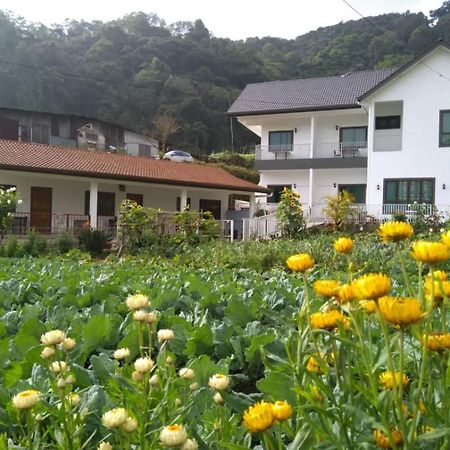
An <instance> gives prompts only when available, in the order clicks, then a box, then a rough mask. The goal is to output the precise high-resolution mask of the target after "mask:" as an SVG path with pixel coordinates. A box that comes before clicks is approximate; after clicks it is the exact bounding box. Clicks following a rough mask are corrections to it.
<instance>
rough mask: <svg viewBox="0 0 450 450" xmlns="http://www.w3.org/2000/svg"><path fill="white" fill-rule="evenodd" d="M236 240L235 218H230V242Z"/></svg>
mask: <svg viewBox="0 0 450 450" xmlns="http://www.w3.org/2000/svg"><path fill="white" fill-rule="evenodd" d="M233 241H234V220H230V242H233Z"/></svg>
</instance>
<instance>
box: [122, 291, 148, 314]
mask: <svg viewBox="0 0 450 450" xmlns="http://www.w3.org/2000/svg"><path fill="white" fill-rule="evenodd" d="M126 303H127V306H128V309H130V310H132V311H133V310H136V309H142V308H145V307H146V306H147V305H148V297H147V296H146V295H143V294H135V295H130V296H129V297H128V298H127V300H126Z"/></svg>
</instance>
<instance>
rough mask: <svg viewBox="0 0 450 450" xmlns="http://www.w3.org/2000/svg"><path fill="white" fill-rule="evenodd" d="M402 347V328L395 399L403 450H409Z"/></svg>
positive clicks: (403, 343) (403, 334)
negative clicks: (404, 406)
mask: <svg viewBox="0 0 450 450" xmlns="http://www.w3.org/2000/svg"><path fill="white" fill-rule="evenodd" d="M404 345H405V331H404V330H403V328H401V329H400V339H399V348H398V352H399V363H398V365H399V371H400V380H399V383H398V386H396V387H395V392H396V394H397V395H396V397H397V409H398V415H399V420H400V428H401V430H402V434H403V436H404V448H405V449H406V450H407V449H409V439H408V436H407V429H406V423H405V415H404V413H403V390H404V389H403V370H404Z"/></svg>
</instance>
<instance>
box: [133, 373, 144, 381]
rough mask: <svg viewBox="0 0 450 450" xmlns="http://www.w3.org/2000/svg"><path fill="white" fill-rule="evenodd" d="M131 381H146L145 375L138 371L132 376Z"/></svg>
mask: <svg viewBox="0 0 450 450" xmlns="http://www.w3.org/2000/svg"><path fill="white" fill-rule="evenodd" d="M131 379H132V380H133V381H135V382H138V381H142V380H143V379H144V374H143V373H140V372H137V371H136V370H135V371H134V372H133V373H132V374H131Z"/></svg>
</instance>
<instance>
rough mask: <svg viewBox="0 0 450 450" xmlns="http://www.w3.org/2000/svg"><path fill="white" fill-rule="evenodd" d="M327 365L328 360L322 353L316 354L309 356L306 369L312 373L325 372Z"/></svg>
mask: <svg viewBox="0 0 450 450" xmlns="http://www.w3.org/2000/svg"><path fill="white" fill-rule="evenodd" d="M325 367H326V361H325V359H324V358H323V357H322V356H321V355H314V356H310V357H309V358H308V362H307V363H306V370H307V371H308V372H310V373H319V374H320V373H323V372H324V368H325Z"/></svg>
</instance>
